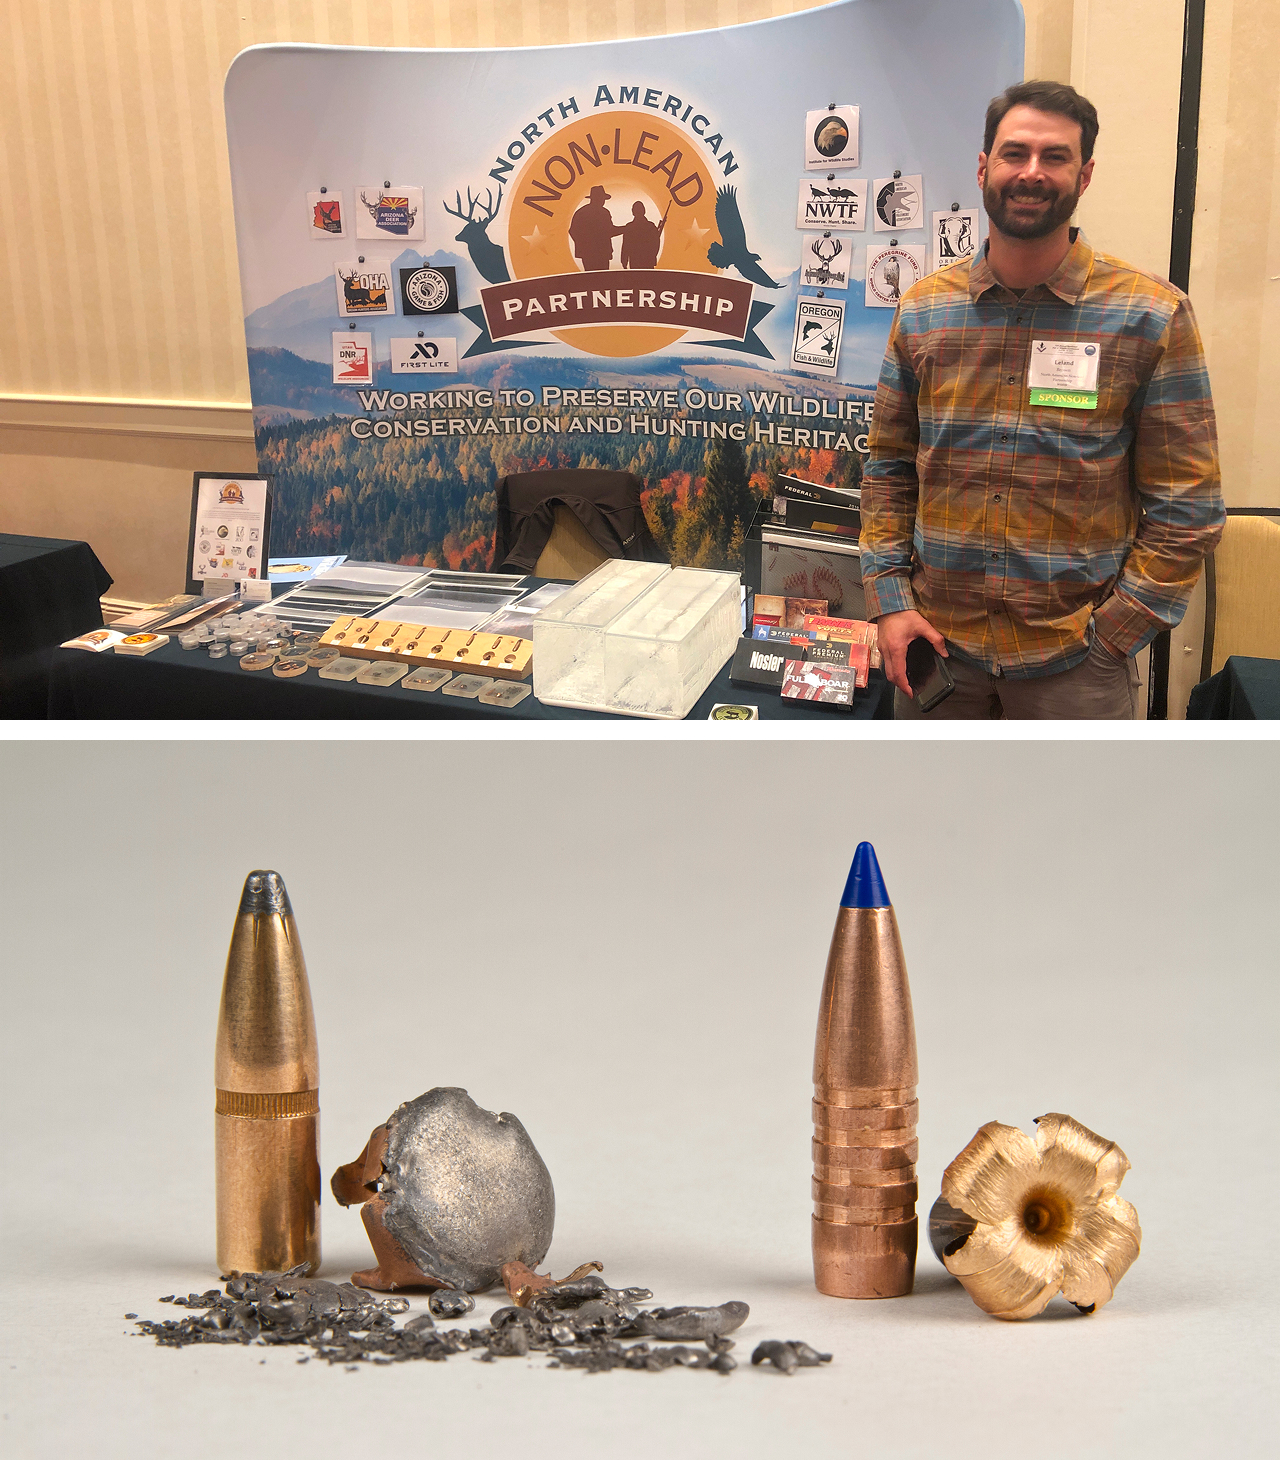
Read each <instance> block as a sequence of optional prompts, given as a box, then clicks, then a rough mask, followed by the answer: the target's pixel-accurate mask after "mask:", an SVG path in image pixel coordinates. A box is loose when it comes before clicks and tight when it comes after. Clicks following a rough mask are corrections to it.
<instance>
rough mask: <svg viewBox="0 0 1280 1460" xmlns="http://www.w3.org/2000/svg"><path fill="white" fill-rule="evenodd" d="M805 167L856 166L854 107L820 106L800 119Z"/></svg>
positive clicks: (856, 148)
mask: <svg viewBox="0 0 1280 1460" xmlns="http://www.w3.org/2000/svg"><path fill="white" fill-rule="evenodd" d="M804 165H805V166H806V167H857V165H858V108H857V107H856V106H834V107H823V108H822V110H821V111H816V112H806V113H805V119H804Z"/></svg>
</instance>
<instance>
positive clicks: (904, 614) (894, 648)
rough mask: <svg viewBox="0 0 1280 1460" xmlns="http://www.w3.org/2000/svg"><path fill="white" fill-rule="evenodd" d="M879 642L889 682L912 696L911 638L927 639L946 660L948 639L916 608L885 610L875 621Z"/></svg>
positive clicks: (877, 640)
mask: <svg viewBox="0 0 1280 1460" xmlns="http://www.w3.org/2000/svg"><path fill="white" fill-rule="evenodd" d="M876 636H877V637H876V642H877V644H878V645H879V648H880V655H881V658H882V659H883V660H884V672H885V675H886V677H887V678H888V680H889V683H890V684H892V685H895V686H896V687H897V688H898V689H900V690H902V692H903V693H904V694H906V695H908V696H910V697H911V698H913V699H914V696H913V695H912V694H911V686H910V685H909V684H908V683H907V646H908V645H909V644H910V643H911V641H912V639H928V641H929V642H930V643H931V644H932V645H933V647H934V648H935V649H936V650H937V651H938V653H939V654H941V655H942V657H943V658H944V659H945V658H947V641H946V640H945V639H944V638H943V637H942V635H941V634H940V633H939V632H938V631H937V629H935V628H934V626H933V625H932V624H931V623H930V622H929V620H928V619H927V618H925V616H924V614H922V613H917V612H916V610H915V609H914V608H904V609H903V610H902V611H901V612H900V613H882V614H881V615H880V617H879V618H878V619H877V620H876Z"/></svg>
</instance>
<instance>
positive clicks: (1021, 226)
mask: <svg viewBox="0 0 1280 1460" xmlns="http://www.w3.org/2000/svg"><path fill="white" fill-rule="evenodd" d="M1015 194H1016V195H1017V197H1018V200H1019V201H1028V200H1030V201H1033V202H1035V201H1041V200H1045V199H1047V200H1048V201H1049V207H1048V208H1047V209H1046V210H1045V211H1044V212H1043V213H1041V214H1040V215H1039V216H1038V217H1032V218H1027V219H1021V218H1017V217H1014V216H1011V214H1012V209H1011V207H1010V203H1011V202H1012V201H1013V200H1014V195H1015ZM1079 201H1080V178H1079V176H1077V178H1076V185H1075V188H1074V189H1073V190H1072V191H1071V192H1069V193H1061V194H1059V193H1055V192H1054V191H1053V189H1052V188H1047V187H1034V186H1030V185H1028V184H1025V183H1010V184H1009V185H1008V186H1007V187H1006V188H1004V189H1003V190H1002V191H1001V192H997V191H996V190H995V188H993V187H992V186H991V185H990V184H988V185H987V186H986V187H984V188H983V189H982V203H983V206H984V207H985V208H986V210H987V217H988V218H989V219H990V220H991V222H992V223H993V224H994V225H995V226H996V227H997V228H998V229H999V230H1000V232H1001V233H1003V234H1004V235H1005V236H1006V237H1007V238H1048V236H1049V235H1050V234H1051V233H1053V232H1054V231H1055V230H1056V229H1058V228H1061V227H1062V225H1063V224H1064V223H1069V222H1070V221H1071V215H1072V214H1073V213H1074V212H1075V211H1076V204H1077V203H1078V202H1079Z"/></svg>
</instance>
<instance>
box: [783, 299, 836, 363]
mask: <svg viewBox="0 0 1280 1460" xmlns="http://www.w3.org/2000/svg"><path fill="white" fill-rule="evenodd" d="M843 333H844V300H843V299H804V298H801V299H800V300H799V301H797V303H796V329H795V334H794V335H793V337H792V340H791V363H792V364H793V365H795V366H796V367H797V368H798V369H800V370H807V371H809V372H810V373H812V374H814V375H828V376H831V377H832V378H833V379H834V377H835V373H836V367H837V365H838V364H839V361H840V337H841V335H843Z"/></svg>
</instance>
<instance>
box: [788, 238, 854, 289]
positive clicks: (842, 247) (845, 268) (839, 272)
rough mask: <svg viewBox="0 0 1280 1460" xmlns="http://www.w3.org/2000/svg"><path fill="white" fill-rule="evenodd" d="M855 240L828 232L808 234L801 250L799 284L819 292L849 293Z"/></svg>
mask: <svg viewBox="0 0 1280 1460" xmlns="http://www.w3.org/2000/svg"><path fill="white" fill-rule="evenodd" d="M852 259H853V240H852V239H851V238H840V237H839V236H838V235H836V234H834V233H832V232H830V230H828V231H827V232H825V233H806V234H805V235H804V238H803V241H802V243H801V247H800V282H801V283H802V284H813V285H815V286H816V287H817V288H819V289H847V288H848V287H849V264H850V262H851V261H852Z"/></svg>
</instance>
